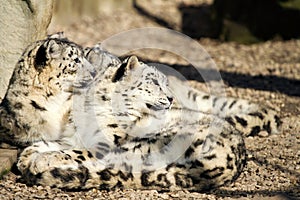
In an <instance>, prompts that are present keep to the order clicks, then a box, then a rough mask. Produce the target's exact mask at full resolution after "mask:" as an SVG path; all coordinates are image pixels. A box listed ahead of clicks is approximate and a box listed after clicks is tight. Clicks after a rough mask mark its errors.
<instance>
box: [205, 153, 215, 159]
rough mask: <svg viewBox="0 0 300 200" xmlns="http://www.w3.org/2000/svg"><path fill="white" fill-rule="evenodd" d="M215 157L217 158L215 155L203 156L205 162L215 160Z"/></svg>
mask: <svg viewBox="0 0 300 200" xmlns="http://www.w3.org/2000/svg"><path fill="white" fill-rule="evenodd" d="M216 157H217V156H216V155H215V154H213V155H210V156H204V158H205V159H207V160H212V159H214V158H216Z"/></svg>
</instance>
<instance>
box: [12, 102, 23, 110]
mask: <svg viewBox="0 0 300 200" xmlns="http://www.w3.org/2000/svg"><path fill="white" fill-rule="evenodd" d="M22 107H23V104H22V103H20V102H18V103H16V104H15V105H14V108H15V109H17V110H20V109H22Z"/></svg>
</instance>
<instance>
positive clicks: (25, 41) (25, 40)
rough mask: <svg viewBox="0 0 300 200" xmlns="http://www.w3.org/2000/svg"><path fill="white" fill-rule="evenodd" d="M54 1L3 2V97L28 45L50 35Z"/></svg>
mask: <svg viewBox="0 0 300 200" xmlns="http://www.w3.org/2000/svg"><path fill="white" fill-rule="evenodd" d="M52 6H53V0H49V1H43V2H40V1H38V0H26V1H17V0H7V1H2V2H1V5H0V19H1V20H0V26H1V29H0V74H1V76H0V99H1V98H3V96H4V94H5V91H6V87H7V85H8V82H9V79H10V76H11V74H12V72H13V69H14V67H15V64H16V63H17V61H18V59H19V57H20V56H21V54H22V52H23V51H24V49H25V47H26V46H28V45H29V44H30V43H32V42H33V41H35V40H37V39H42V38H44V37H45V36H46V32H47V27H48V25H49V23H50V21H51V16H52Z"/></svg>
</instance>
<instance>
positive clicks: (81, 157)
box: [77, 155, 85, 161]
mask: <svg viewBox="0 0 300 200" xmlns="http://www.w3.org/2000/svg"><path fill="white" fill-rule="evenodd" d="M77 158H78V159H80V160H82V161H85V157H84V156H82V155H80V156H77Z"/></svg>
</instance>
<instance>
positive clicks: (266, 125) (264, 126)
mask: <svg viewBox="0 0 300 200" xmlns="http://www.w3.org/2000/svg"><path fill="white" fill-rule="evenodd" d="M263 129H264V130H266V131H267V132H268V133H269V134H271V132H272V129H271V122H270V121H268V122H267V124H264V125H263Z"/></svg>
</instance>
